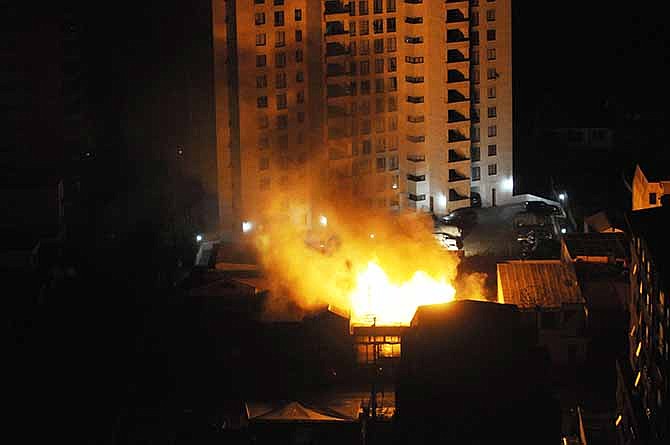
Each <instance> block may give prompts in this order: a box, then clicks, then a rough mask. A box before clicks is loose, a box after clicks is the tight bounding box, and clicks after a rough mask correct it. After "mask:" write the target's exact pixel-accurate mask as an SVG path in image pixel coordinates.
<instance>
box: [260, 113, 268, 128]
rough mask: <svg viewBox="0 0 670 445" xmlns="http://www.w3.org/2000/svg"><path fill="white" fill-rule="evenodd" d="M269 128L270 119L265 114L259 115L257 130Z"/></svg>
mask: <svg viewBox="0 0 670 445" xmlns="http://www.w3.org/2000/svg"><path fill="white" fill-rule="evenodd" d="M269 126H270V119H268V116H267V114H260V115H259V116H258V128H261V129H262V128H268V127H269Z"/></svg>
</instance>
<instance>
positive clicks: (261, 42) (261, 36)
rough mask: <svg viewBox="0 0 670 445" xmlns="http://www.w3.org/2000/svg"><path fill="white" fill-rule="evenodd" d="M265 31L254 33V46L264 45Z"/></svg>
mask: <svg viewBox="0 0 670 445" xmlns="http://www.w3.org/2000/svg"><path fill="white" fill-rule="evenodd" d="M265 40H266V39H265V33H261V34H256V46H263V45H265Z"/></svg>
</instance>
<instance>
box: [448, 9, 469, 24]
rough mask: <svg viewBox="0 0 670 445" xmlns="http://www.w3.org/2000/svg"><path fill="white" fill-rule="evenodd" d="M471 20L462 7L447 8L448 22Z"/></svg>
mask: <svg viewBox="0 0 670 445" xmlns="http://www.w3.org/2000/svg"><path fill="white" fill-rule="evenodd" d="M468 20H469V18H468V17H466V16H465V15H464V14H463V12H461V10H460V9H449V10H447V20H446V22H447V23H458V22H467V21H468Z"/></svg>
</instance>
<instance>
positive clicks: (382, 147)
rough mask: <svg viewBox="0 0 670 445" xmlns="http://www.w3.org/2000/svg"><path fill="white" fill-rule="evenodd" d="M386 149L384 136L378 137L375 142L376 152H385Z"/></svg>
mask: <svg viewBox="0 0 670 445" xmlns="http://www.w3.org/2000/svg"><path fill="white" fill-rule="evenodd" d="M384 150H386V146H385V144H384V138H377V140H376V142H375V153H383V152H384Z"/></svg>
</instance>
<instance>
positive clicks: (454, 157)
mask: <svg viewBox="0 0 670 445" xmlns="http://www.w3.org/2000/svg"><path fill="white" fill-rule="evenodd" d="M448 159H449V162H461V161H469V160H470V159H469V158H468V157H467V156H465V155H464V154H462V153H459V152H458V151H456V150H453V149H450V150H449V155H448Z"/></svg>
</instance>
